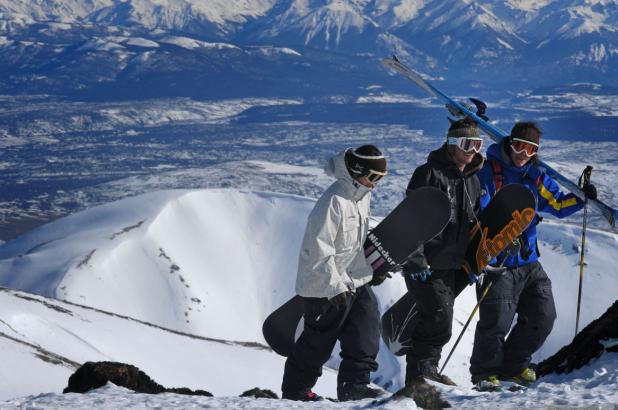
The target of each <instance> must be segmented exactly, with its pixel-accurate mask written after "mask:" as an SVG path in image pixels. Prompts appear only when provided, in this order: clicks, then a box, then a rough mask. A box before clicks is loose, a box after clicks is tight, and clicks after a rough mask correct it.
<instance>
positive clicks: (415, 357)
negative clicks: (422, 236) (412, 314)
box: [404, 270, 468, 381]
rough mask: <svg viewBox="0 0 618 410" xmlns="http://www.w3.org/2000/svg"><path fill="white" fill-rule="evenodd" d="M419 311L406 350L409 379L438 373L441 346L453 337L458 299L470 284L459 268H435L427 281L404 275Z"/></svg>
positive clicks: (407, 378)
mask: <svg viewBox="0 0 618 410" xmlns="http://www.w3.org/2000/svg"><path fill="white" fill-rule="evenodd" d="M404 277H405V281H406V286H407V287H408V292H410V293H412V295H413V296H414V299H415V300H416V306H417V309H418V314H417V316H416V318H415V319H416V324H415V326H414V330H413V331H412V337H411V343H410V346H411V347H410V348H408V351H407V352H406V364H407V365H406V381H407V380H411V379H413V378H415V377H417V376H421V375H423V374H429V373H435V372H437V367H438V362H439V361H440V355H441V354H442V348H443V347H444V345H445V344H446V343H448V341H449V340H450V338H451V332H452V325H453V305H454V302H455V298H456V297H457V296H458V295H459V294H460V293H461V291H462V290H463V289H465V287H466V286H467V285H468V277H467V275H466V274H465V273H464V272H463V271H460V270H436V271H434V272H433V274H432V275H431V276H430V277H429V278H428V279H427V281H425V282H420V281H413V280H411V279H410V278H409V277H407V276H406V275H404Z"/></svg>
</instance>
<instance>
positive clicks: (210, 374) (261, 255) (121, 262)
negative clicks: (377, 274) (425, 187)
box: [0, 164, 618, 408]
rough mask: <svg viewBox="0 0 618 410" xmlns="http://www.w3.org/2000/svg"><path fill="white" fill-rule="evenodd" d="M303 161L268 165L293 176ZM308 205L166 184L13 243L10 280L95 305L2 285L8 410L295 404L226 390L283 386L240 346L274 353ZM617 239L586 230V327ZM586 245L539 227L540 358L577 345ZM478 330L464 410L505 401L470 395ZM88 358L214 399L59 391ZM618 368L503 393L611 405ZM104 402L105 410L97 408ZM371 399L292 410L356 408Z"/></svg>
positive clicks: (382, 300)
mask: <svg viewBox="0 0 618 410" xmlns="http://www.w3.org/2000/svg"><path fill="white" fill-rule="evenodd" d="M298 168H299V167H289V166H287V165H284V164H281V165H278V166H277V165H276V164H273V165H272V170H273V171H274V170H278V171H279V172H283V173H285V172H290V171H292V172H298V171H297V170H298ZM308 172H309V173H312V172H315V171H313V168H310V169H309V170H308ZM313 203H314V202H313V200H312V199H308V198H303V197H300V196H294V195H284V194H276V193H266V192H251V191H239V190H235V189H230V190H222V189H218V190H197V191H195V190H172V191H159V192H153V193H150V194H146V195H141V196H136V197H132V198H127V199H124V200H121V201H118V202H114V203H110V204H106V205H103V206H99V207H96V208H92V209H89V210H86V211H84V212H80V213H77V214H74V215H71V216H69V217H66V218H63V219H60V220H58V221H55V222H53V223H50V224H48V225H44V226H42V227H40V228H38V229H35V230H33V231H31V232H30V233H28V234H26V235H23V236H21V237H19V238H17V239H16V240H14V241H11V242H8V243H5V244H3V245H2V246H0V284H1V285H2V286H7V287H9V288H12V289H22V290H24V291H28V292H34V293H37V294H40V295H45V296H48V297H55V298H61V299H66V300H67V301H70V302H73V303H77V304H80V305H87V306H91V307H80V306H75V305H71V304H67V303H64V302H61V301H57V300H53V299H46V298H44V297H43V296H34V295H28V294H25V293H22V292H18V291H15V290H5V291H3V292H0V336H1V337H0V349H1V350H0V351H3V352H6V353H7V357H10V358H11V359H10V361H9V364H11V366H4V367H3V370H0V372H2V371H4V372H6V373H4V374H1V373H0V377H1V378H2V379H3V380H9V379H10V380H12V381H11V382H10V383H8V384H2V385H0V399H5V400H8V401H6V402H4V403H0V408H18V407H21V408H25V407H27V408H80V407H86V406H94V407H97V408H118V407H120V406H124V407H156V406H160V407H165V408H167V407H175V408H183V407H189V406H190V407H195V406H202V407H203V408H221V407H226V408H291V406H292V404H291V403H286V402H283V401H271V400H252V399H241V398H233V397H231V396H233V395H238V394H240V393H241V392H242V391H245V390H247V389H250V388H252V387H256V386H257V387H261V388H269V389H271V390H273V391H276V392H279V384H280V380H281V374H282V369H283V358H281V357H279V356H277V355H275V354H274V353H272V352H270V351H268V350H264V349H260V348H259V346H256V345H253V344H252V345H243V344H242V343H239V342H251V343H257V344H258V345H264V340H263V338H262V336H261V324H262V322H263V320H264V318H265V317H266V316H267V315H268V314H269V313H270V312H271V311H272V310H274V309H275V308H276V307H278V306H279V305H281V304H282V303H283V302H284V301H286V300H287V299H288V298H290V297H291V296H292V295H293V293H294V292H293V288H294V280H295V275H296V263H297V257H298V249H299V246H300V241H301V238H302V234H303V231H304V225H305V220H306V216H307V214H308V212H309V211H310V210H311V208H312V206H313ZM617 242H618V238H617V236H616V235H615V234H612V233H608V232H603V231H598V230H590V231H589V232H588V237H587V246H588V250H589V251H588V254H587V257H586V262H587V266H586V270H585V281H584V300H583V304H582V317H581V324H580V325H581V326H582V327H583V326H585V325H586V324H587V323H589V322H590V321H591V320H593V319H595V318H596V317H598V316H599V315H600V314H601V313H602V312H604V311H605V309H606V308H607V307H608V306H609V305H610V304H611V303H612V302H613V301H614V300H615V297H616V294H615V289H616V288H617V285H618V277H617V276H616V275H615V271H614V270H611V269H610V270H608V267H610V266H613V260H614V259H615V253H616V248H617ZM578 243H579V230H578V229H577V228H575V227H572V226H569V225H562V224H558V223H547V224H543V225H542V228H541V235H540V245H541V253H542V260H543V264H544V266H545V269H546V270H547V272H548V274H549V275H550V277H551V278H552V281H553V284H554V293H555V295H556V297H555V299H556V304H557V310H558V320H557V321H556V324H555V327H554V330H553V332H552V334H551V335H550V337H549V339H548V341H547V342H546V344H545V345H544V346H543V348H542V349H541V350H540V351H539V352H538V353H537V354H536V355H535V359H536V360H540V359H542V358H545V357H547V356H549V355H551V354H553V353H555V352H556V351H557V350H558V349H559V348H560V347H562V346H563V345H565V344H568V343H569V342H570V341H571V339H572V337H573V332H574V317H575V311H574V306H575V300H576V295H577V281H578V277H579V274H578V272H579V271H578V267H577V261H578V260H579V252H578V250H577V244H578ZM231 250H234V251H233V252H232V251H231ZM404 291H405V285H404V284H403V280H402V279H401V277H395V278H393V279H391V280H389V281H387V282H386V283H385V284H383V285H382V286H380V287H378V288H377V289H376V294H377V296H378V299H379V304H380V309H381V310H382V311H384V310H385V309H386V308H387V307H388V306H390V305H391V304H392V303H394V302H395V301H396V300H397V299H398V298H399V297H400V296H401V295H402V294H403V293H404ZM474 304H475V296H474V292H473V288H472V287H469V288H468V289H466V290H465V291H464V293H463V294H462V296H461V297H460V298H458V300H457V302H456V306H455V320H454V326H453V333H454V334H455V335H457V334H458V333H459V331H460V330H461V328H462V326H463V323H465V321H466V319H467V316H468V315H469V312H470V311H471V310H472V307H473V306H474ZM92 308H97V309H99V310H102V311H106V312H113V313H114V314H115V315H114V314H111V313H104V312H102V311H95V310H93V309H92ZM117 315H120V316H122V317H119V316H117ZM127 317H131V318H133V319H128V318H127ZM134 319H137V320H140V321H141V322H137V321H136V320H134ZM145 322H147V323H151V324H152V325H155V326H152V325H150V326H149V325H147V324H145ZM157 326H158V327H157ZM160 327H164V328H168V329H170V330H172V331H176V333H174V332H172V331H169V330H165V329H161V328H160ZM177 332H182V334H179V333H177ZM473 334H474V323H473V324H472V325H471V326H470V327H469V329H468V330H467V331H466V333H465V334H464V337H463V339H462V342H461V344H460V346H459V347H458V350H457V351H456V353H455V355H454V356H453V358H452V360H451V362H450V363H449V365H448V366H447V369H446V373H447V374H449V375H450V376H451V377H453V378H454V379H455V380H456V381H457V382H458V383H459V384H460V387H454V388H443V390H444V391H445V394H446V396H447V397H448V399H449V400H451V401H452V402H453V403H455V404H456V406H457V407H465V408H494V407H495V405H496V395H488V394H480V393H477V392H474V391H473V390H471V388H470V387H471V385H470V383H469V380H468V378H469V374H468V363H469V356H470V352H471V348H472V341H473ZM190 335H195V336H190ZM205 338H210V339H217V340H205ZM454 340H455V337H453V338H452V340H451V341H450V343H449V344H448V345H447V346H446V347H445V349H444V352H448V351H449V350H450V347H451V346H452V343H454ZM222 341H224V342H223V343H222ZM225 341H227V342H225ZM25 343H27V344H25ZM41 351H43V352H47V355H50V354H55V355H57V357H60V358H62V359H57V360H58V361H59V362H60V363H59V364H53V363H51V362H49V361H42V360H41V356H45V354H43V353H41ZM3 356H4V355H3ZM443 356H446V354H444V355H443ZM87 360H95V361H96V360H114V361H124V362H128V363H131V364H134V365H136V366H138V367H140V368H141V369H142V370H144V371H145V372H146V373H147V374H149V375H150V376H151V377H153V378H154V379H155V380H156V381H157V382H159V383H161V384H163V385H165V386H168V387H180V386H186V387H190V388H200V389H205V390H208V391H211V392H212V393H214V394H215V395H216V396H218V397H215V398H193V397H182V396H177V395H170V394H166V395H162V396H145V395H134V394H129V393H127V392H125V391H124V390H123V389H120V388H117V387H113V386H107V387H105V388H102V389H100V390H99V391H97V392H93V393H91V394H86V395H60V394H58V393H59V392H60V390H61V389H62V388H63V387H64V386H65V385H66V381H67V378H68V375H69V374H70V373H71V372H72V371H73V369H74V366H75V362H76V363H81V362H84V361H87ZM378 360H379V362H380V369H379V370H378V372H376V373H374V374H373V375H372V380H373V381H374V382H375V383H377V384H379V385H381V386H383V387H385V388H387V389H388V390H390V391H394V390H396V389H398V388H399V387H400V386H401V385H402V383H403V369H404V368H405V363H404V361H403V360H402V359H401V358H396V357H394V356H393V355H392V354H390V352H388V351H387V349H386V348H385V346H384V345H382V346H381V350H380V354H379V357H378ZM616 360H617V359H616V354H615V353H613V354H607V355H605V356H603V357H602V358H601V359H599V360H597V361H595V362H593V363H591V364H590V365H589V366H587V367H585V368H584V369H582V370H581V371H578V372H576V373H574V374H573V375H572V376H560V377H558V376H556V377H554V376H552V377H549V378H545V379H543V380H541V381H540V382H539V383H538V385H537V388H535V389H529V390H527V391H525V392H519V393H503V394H500V395H499V396H498V397H499V399H500V401H501V403H502V405H504V406H506V407H521V406H524V407H529V406H531V405H533V404H538V403H542V404H543V405H546V406H551V405H569V406H584V405H586V406H590V405H609V404H610V403H614V402H615V400H616V393H615V383H616V378H617V377H618V367H617V366H616ZM338 362H339V359H338V357H337V349H336V350H335V352H334V354H333V357H331V359H330V360H329V362H328V363H327V366H328V367H330V368H332V369H336V368H337V366H338ZM72 363H73V364H72ZM248 363H251V365H248ZM16 368H20V369H22V370H20V371H18V372H16V371H15V369H16ZM9 372H10V373H9ZM9 376H10V377H9ZM335 384H336V382H335V377H334V373H331V372H330V371H327V372H325V375H324V376H323V377H322V378H321V379H320V384H319V385H318V386H317V388H316V391H318V392H319V393H321V394H325V395H327V396H334V395H335V393H334V387H335ZM41 393H44V394H42V395H41ZM23 396H27V397H23ZM19 397H22V398H19ZM101 400H104V401H105V404H104V405H101V406H99V405H97V403H101ZM367 402H368V401H365V402H359V403H339V404H338V403H326V404H320V405H304V404H296V403H294V404H293V405H294V406H297V408H361V407H362V406H364V405H367V404H368V403H367ZM402 405H403V406H406V407H407V408H415V407H414V403H413V402H412V401H411V400H405V401H404V402H402V403H391V405H390V406H393V407H392V408H395V406H402ZM37 406H40V407H37ZM316 406H317V407H316ZM385 408H388V407H385ZM397 408H399V407H397Z"/></svg>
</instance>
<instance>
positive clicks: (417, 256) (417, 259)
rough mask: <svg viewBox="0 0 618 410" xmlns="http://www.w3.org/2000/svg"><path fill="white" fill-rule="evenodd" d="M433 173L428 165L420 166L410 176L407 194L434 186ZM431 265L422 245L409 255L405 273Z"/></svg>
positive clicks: (418, 270) (417, 270) (404, 267)
mask: <svg viewBox="0 0 618 410" xmlns="http://www.w3.org/2000/svg"><path fill="white" fill-rule="evenodd" d="M430 180H431V173H430V170H429V168H428V167H426V166H420V167H418V168H416V170H414V173H413V174H412V178H410V182H409V183H408V189H406V194H407V193H409V192H410V191H413V190H415V189H417V188H421V187H424V186H433V185H432V184H431V183H430ZM428 266H429V262H427V258H426V257H425V246H424V245H421V246H419V247H418V249H417V250H416V251H415V252H414V253H413V254H412V255H410V256H408V258H407V260H406V262H405V264H404V266H403V272H404V273H415V272H420V271H423V270H425V269H427V267H428Z"/></svg>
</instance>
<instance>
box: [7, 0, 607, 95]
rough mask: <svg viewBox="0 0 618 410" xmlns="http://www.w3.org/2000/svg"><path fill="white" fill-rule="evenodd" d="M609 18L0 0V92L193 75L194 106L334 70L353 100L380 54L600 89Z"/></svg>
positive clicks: (581, 9) (258, 4)
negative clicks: (270, 49)
mask: <svg viewBox="0 0 618 410" xmlns="http://www.w3.org/2000/svg"><path fill="white" fill-rule="evenodd" d="M617 10H618V3H617V2H616V1H615V0H611V1H586V0H569V1H568V2H562V1H560V2H558V1H544V2H529V1H523V0H522V1H516V0H509V1H496V0H491V1H490V0H484V1H479V2H477V1H470V0H362V1H361V0H259V1H244V0H234V1H223V0H217V1H209V2H201V1H197V0H182V1H176V2H171V1H165V0H128V1H118V0H92V1H87V2H81V1H60V0H54V1H39V2H29V1H23V0H22V1H18V2H13V1H6V0H5V1H2V2H0V58H2V59H3V61H5V64H4V65H3V67H2V68H0V73H2V74H3V78H2V80H1V81H0V89H2V90H4V92H7V91H8V92H15V91H18V90H19V91H20V92H28V93H33V92H39V93H53V94H62V95H66V94H73V93H77V94H78V95H88V96H96V97H97V98H100V97H102V96H105V95H107V96H108V97H113V96H118V95H124V94H128V93H138V94H139V92H140V90H142V93H143V94H145V95H146V96H148V93H147V92H146V91H143V90H144V89H146V90H149V92H150V94H154V95H159V96H162V95H166V96H169V95H186V94H187V93H189V92H190V91H189V90H192V87H191V84H188V83H187V82H186V81H187V80H186V78H191V79H193V81H192V84H197V85H202V84H203V86H202V87H200V88H198V89H197V90H194V93H195V94H196V95H198V96H200V97H201V98H212V97H213V95H221V94H224V93H223V90H221V87H220V86H219V84H221V82H222V81H224V82H227V84H228V85H227V87H226V90H225V91H226V92H227V93H228V94H226V95H227V96H231V95H235V96H237V95H238V90H243V91H244V92H245V94H244V95H256V94H258V93H261V94H263V93H265V92H266V90H268V89H269V87H273V86H274V87H276V86H277V84H278V83H281V82H285V87H281V88H282V89H285V88H287V89H295V90H296V93H297V94H296V95H302V94H303V93H307V92H309V89H310V88H311V87H314V88H315V87H316V86H317V87H319V85H320V80H321V79H323V78H325V77H331V76H324V75H323V74H322V73H321V71H322V70H324V71H329V72H331V73H333V74H334V75H336V73H338V72H339V73H341V75H340V77H338V78H337V81H333V83H332V84H328V85H325V86H324V90H328V89H331V90H332V86H333V85H335V86H337V87H338V88H339V89H340V90H345V92H346V93H352V92H353V90H354V89H355V88H358V87H362V86H368V85H370V84H369V83H368V81H366V80H365V77H369V78H371V77H373V78H376V77H377V76H379V75H380V74H379V73H380V71H379V70H378V69H377V67H376V61H375V60H376V59H377V58H379V57H384V56H388V55H390V54H391V53H396V54H398V55H399V56H400V57H401V58H402V59H403V60H405V61H406V62H408V63H409V64H411V65H412V66H413V67H414V68H416V69H418V70H420V71H423V72H425V73H428V74H434V75H437V76H439V75H442V76H444V77H446V78H450V79H451V80H453V81H455V80H457V81H460V82H470V81H475V80H477V79H479V78H483V80H484V81H485V82H486V83H490V82H491V83H492V86H502V87H505V86H507V85H508V87H509V88H512V87H513V85H514V84H515V85H519V86H521V85H523V84H526V83H529V82H532V83H533V84H536V85H557V84H561V83H565V82H582V81H586V82H599V83H601V84H611V83H612V82H614V83H615V82H616V81H615V80H616V79H617V78H618V68H617V67H618V64H616V59H617V58H618V51H617V50H618V28H617V27H618V25H617V17H616V16H617V15H618V13H617ZM169 36H176V37H183V40H182V42H183V44H185V45H186V44H193V45H194V46H192V47H191V48H190V52H189V51H188V50H187V47H170V46H169V44H170V43H169V42H164V41H163V42H162V41H161V40H162V39H164V38H165V37H169ZM129 39H134V40H129ZM174 44H176V45H178V42H176V43H174ZM256 45H259V46H265V45H266V46H273V45H274V46H277V47H284V48H291V49H294V50H296V52H297V53H298V54H299V55H302V58H300V59H298V61H297V63H292V64H290V63H291V62H290V60H289V59H287V58H279V57H277V56H274V57H273V56H272V55H269V58H268V59H264V58H263V57H260V56H257V55H256V52H255V50H254V49H253V48H252V47H253V46H256ZM205 49H208V52H205ZM262 52H263V51H262ZM324 52H326V53H327V54H324ZM333 53H335V54H333ZM257 54H259V53H257ZM298 57H300V56H298ZM325 61H326V62H327V63H325ZM324 65H326V66H327V67H322V66H324ZM316 71H317V72H316ZM91 72H95V73H97V75H95V76H94V77H90V76H89V75H88V73H91ZM548 72H549V73H551V74H552V75H550V76H548V75H544V74H546V73H548ZM345 74H347V75H345ZM196 76H197V78H196ZM196 80H197V81H196ZM374 81H375V80H374ZM298 83H306V84H307V86H306V87H300V88H299V87H298V85H297V84H298ZM111 86H115V88H114V89H113V90H111V91H110V90H109V89H110V88H112V87H111ZM102 89H105V91H102ZM120 89H122V90H120ZM320 91H321V90H319V89H318V90H316V91H314V92H315V93H319V92H320Z"/></svg>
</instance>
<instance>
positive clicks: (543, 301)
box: [470, 262, 556, 383]
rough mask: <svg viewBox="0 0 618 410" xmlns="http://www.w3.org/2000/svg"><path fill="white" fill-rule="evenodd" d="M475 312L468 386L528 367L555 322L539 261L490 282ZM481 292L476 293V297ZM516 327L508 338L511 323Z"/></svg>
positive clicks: (480, 289) (551, 301)
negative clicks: (487, 290) (485, 294)
mask: <svg viewBox="0 0 618 410" xmlns="http://www.w3.org/2000/svg"><path fill="white" fill-rule="evenodd" d="M491 279H494V282H493V285H492V287H491V289H490V290H489V292H488V294H487V297H486V298H485V300H484V301H483V303H482V304H481V306H480V308H479V322H478V324H477V325H476V333H475V335H474V347H473V350H472V357H471V358H470V373H471V374H472V382H473V383H476V382H478V381H479V380H482V379H484V378H485V377H487V376H490V375H498V376H499V377H503V378H509V377H512V376H516V375H518V374H520V373H521V372H522V371H523V370H524V369H525V368H526V367H528V366H529V365H530V361H531V359H532V354H533V353H534V352H536V351H537V350H538V349H539V348H540V347H541V346H542V345H543V343H544V342H545V339H546V338H547V336H548V335H549V333H550V332H551V329H552V327H553V325H554V320H555V319H556V308H555V306H554V297H553V295H552V290H551V281H550V279H549V278H548V277H547V274H546V273H545V271H544V270H543V267H542V266H541V264H540V263H539V262H533V263H530V264H528V265H523V266H520V267H516V268H509V269H508V270H507V271H506V272H505V274H504V275H502V276H498V277H495V278H487V279H486V280H485V284H484V285H485V286H487V284H488V283H489V280H491ZM482 292H483V288H477V297H480V295H481V294H482ZM515 313H517V322H516V323H515V326H513V329H512V330H511V333H510V334H509V335H508V338H507V337H506V336H507V334H508V333H509V329H511V324H512V322H513V318H514V317H515Z"/></svg>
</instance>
